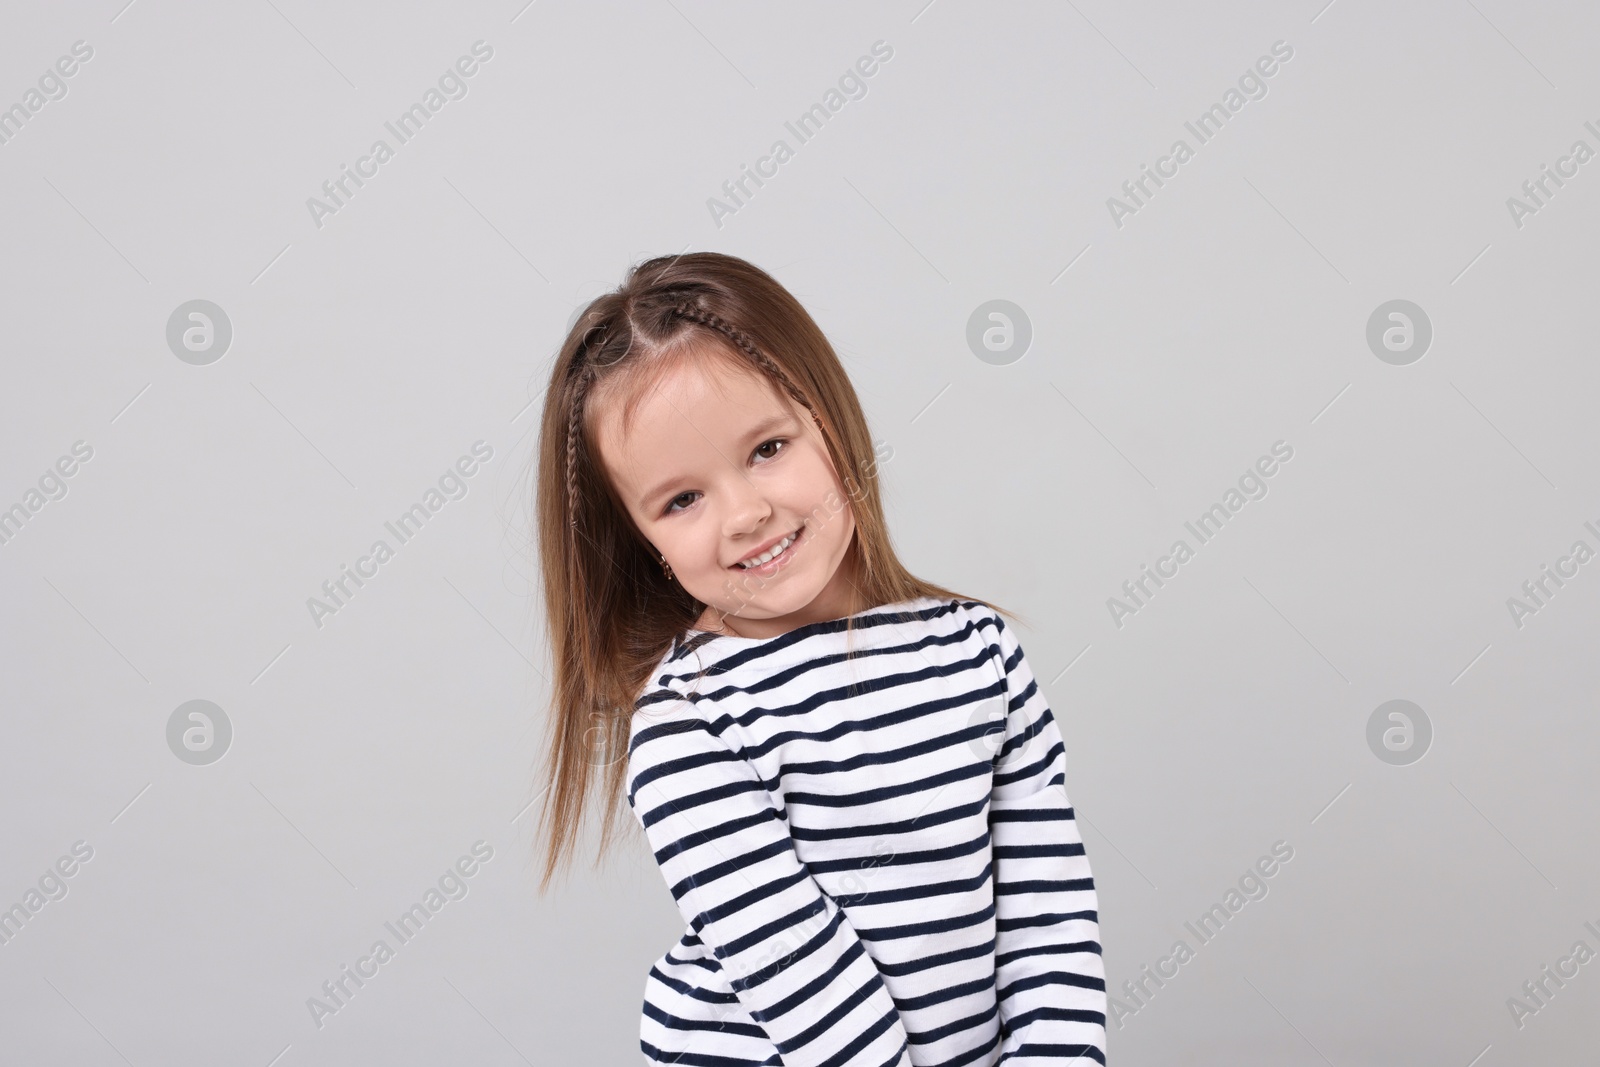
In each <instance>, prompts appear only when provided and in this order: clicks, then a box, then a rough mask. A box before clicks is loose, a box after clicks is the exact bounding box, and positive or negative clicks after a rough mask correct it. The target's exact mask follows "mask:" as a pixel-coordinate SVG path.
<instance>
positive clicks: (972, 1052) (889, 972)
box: [627, 597, 1106, 1067]
mask: <svg viewBox="0 0 1600 1067" xmlns="http://www.w3.org/2000/svg"><path fill="white" fill-rule="evenodd" d="M853 619H854V622H855V630H854V632H853V634H851V635H850V637H849V640H848V642H847V635H846V633H845V623H844V620H842V619H839V620H831V621H827V622H819V623H812V624H808V625H805V626H801V627H799V628H798V629H795V630H791V631H790V632H788V633H785V634H782V635H781V636H778V637H771V638H743V637H734V636H724V635H714V634H707V633H703V632H700V631H691V632H690V633H689V634H687V635H686V636H685V637H684V638H683V639H680V640H679V641H677V642H675V643H674V646H673V648H672V649H671V650H670V651H669V652H668V653H667V654H666V655H665V656H664V657H663V659H662V661H661V664H660V666H659V669H658V673H657V674H656V675H655V676H654V678H653V680H652V682H651V683H650V684H649V685H647V686H646V688H645V690H644V693H643V695H642V696H641V697H640V698H639V700H638V702H637V705H636V707H635V710H634V714H633V720H632V740H631V742H630V745H629V758H628V771H627V780H628V803H629V805H630V806H631V807H632V809H633V812H634V815H635V817H636V818H637V819H638V820H639V823H640V825H641V826H643V828H644V831H645V834H646V836H647V838H648V839H649V842H650V847H651V848H652V849H653V850H654V853H655V859H656V863H657V864H658V865H659V866H660V868H661V872H662V875H663V876H664V877H665V879H666V882H667V885H668V887H669V888H670V890H671V892H672V896H673V898H674V899H675V900H676V901H677V904H678V907H679V910H680V911H681V912H682V913H683V916H684V918H685V920H687V922H688V928H687V929H686V930H685V932H684V934H683V937H682V938H681V939H680V940H679V941H678V943H677V944H675V945H674V946H672V948H671V949H669V950H668V951H667V952H666V954H665V955H663V956H662V957H661V958H660V959H658V960H657V961H656V962H655V964H654V965H653V966H652V967H651V968H650V972H649V975H648V976H647V978H646V980H645V989H644V1008H643V1018H642V1019H641V1022H640V1045H641V1047H642V1049H643V1052H644V1057H645V1061H646V1062H647V1063H652V1064H656V1063H670V1064H677V1065H682V1067H738V1065H745V1064H769V1065H777V1064H782V1065H785V1067H820V1065H832V1067H847V1065H848V1067H905V1065H907V1064H914V1065H917V1067H922V1065H933V1064H939V1065H943V1067H957V1065H969V1064H979V1065H993V1064H998V1063H1006V1064H1012V1065H1014V1067H1025V1065H1026V1067H1034V1065H1040V1064H1052V1065H1058V1067H1064V1065H1066V1064H1069V1063H1078V1064H1080V1067H1088V1064H1089V1062H1090V1061H1093V1062H1095V1063H1100V1064H1104V1063H1105V1011H1106V993H1105V971H1104V966H1103V962H1102V958H1101V952H1100V943H1099V915H1098V905H1097V901H1096V897H1095V888H1094V880H1093V878H1092V876H1091V875H1090V871H1089V861H1088V857H1087V856H1086V855H1085V854H1084V849H1083V842H1082V840H1081V838H1080V837H1079V834H1078V827H1077V823H1076V821H1075V820H1074V818H1073V810H1072V806H1071V802H1070V801H1069V800H1068V797H1067V792H1066V785H1065V773H1066V751H1065V746H1064V745H1063V743H1062V740H1061V732H1060V729H1059V727H1058V726H1057V724H1056V721H1055V719H1054V717H1053V715H1052V714H1051V711H1050V707H1049V705H1048V704H1047V703H1046V701H1045V698H1044V694H1043V692H1042V691H1041V690H1040V688H1039V685H1038V683H1037V682H1036V681H1035V679H1034V677H1033V674H1032V672H1031V671H1030V670H1029V668H1028V663H1027V660H1026V659H1025V658H1024V657H1023V653H1022V648H1021V647H1020V646H1019V645H1018V643H1017V640H1016V637H1015V636H1014V634H1013V633H1012V631H1011V630H1010V629H1009V628H1007V626H1006V624H1005V623H1004V622H1003V621H1002V620H1001V618H1000V616H999V615H997V614H996V613H995V612H994V611H993V610H991V609H990V608H988V607H986V606H984V605H982V604H978V603H974V602H970V601H958V600H951V601H946V600H938V599H933V598H929V597H923V598H918V599H915V600H909V601H905V602H902V603H899V604H890V605H884V606H882V607H879V608H874V609H872V610H869V611H866V612H862V613H860V614H858V615H856V616H853ZM847 647H848V648H849V649H851V650H853V653H854V655H853V657H852V658H849V659H847V658H846V657H845V652H846V650H847Z"/></svg>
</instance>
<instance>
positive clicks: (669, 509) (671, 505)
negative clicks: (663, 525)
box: [666, 489, 696, 515]
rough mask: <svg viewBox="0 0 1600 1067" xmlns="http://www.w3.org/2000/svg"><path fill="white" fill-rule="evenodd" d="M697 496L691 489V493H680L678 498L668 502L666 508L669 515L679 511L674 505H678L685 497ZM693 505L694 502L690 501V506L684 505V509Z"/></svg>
mask: <svg viewBox="0 0 1600 1067" xmlns="http://www.w3.org/2000/svg"><path fill="white" fill-rule="evenodd" d="M695 495H696V491H695V490H693V489H691V490H689V492H687V493H679V494H678V495H677V496H675V497H673V498H672V499H671V500H669V501H667V507H666V512H667V514H668V515H670V514H672V513H673V511H675V510H677V509H676V508H675V507H674V505H676V504H677V503H678V502H679V501H680V500H682V499H683V498H684V497H686V496H695ZM692 503H694V501H692V500H691V501H689V503H688V504H684V505H683V506H684V507H688V506H689V504H692Z"/></svg>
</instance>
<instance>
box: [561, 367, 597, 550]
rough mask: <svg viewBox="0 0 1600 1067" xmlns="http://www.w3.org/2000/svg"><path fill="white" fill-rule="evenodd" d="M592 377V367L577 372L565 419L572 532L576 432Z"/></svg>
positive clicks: (575, 496) (574, 525)
mask: <svg viewBox="0 0 1600 1067" xmlns="http://www.w3.org/2000/svg"><path fill="white" fill-rule="evenodd" d="M594 377H595V375H594V367H593V366H592V365H590V366H584V367H582V368H580V369H579V370H578V372H577V379H578V380H577V381H576V382H575V383H574V384H573V387H572V412H571V414H570V415H569V417H568V419H567V515H568V517H569V518H570V519H571V520H572V521H571V528H572V529H573V530H574V531H576V530H577V528H578V432H579V428H580V426H581V424H582V422H583V403H584V400H585V399H586V398H587V396H588V393H589V386H590V385H592V384H593V382H594Z"/></svg>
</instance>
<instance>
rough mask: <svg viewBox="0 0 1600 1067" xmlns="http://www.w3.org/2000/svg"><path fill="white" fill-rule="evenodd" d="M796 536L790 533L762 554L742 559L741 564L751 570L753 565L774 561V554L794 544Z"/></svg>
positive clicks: (757, 565)
mask: <svg viewBox="0 0 1600 1067" xmlns="http://www.w3.org/2000/svg"><path fill="white" fill-rule="evenodd" d="M794 536H795V535H794V534H790V535H789V536H788V537H785V538H784V539H783V540H782V541H779V542H778V543H777V544H775V545H773V546H772V547H771V548H769V549H767V550H766V551H765V552H763V553H761V555H759V556H757V557H756V558H755V559H750V560H744V561H741V562H740V564H739V566H741V567H743V568H744V569H745V570H749V569H750V568H751V567H759V566H761V565H762V564H763V563H770V562H772V558H773V557H774V556H776V555H777V554H778V553H780V552H782V551H783V550H784V549H786V548H788V547H789V546H790V545H792V544H794Z"/></svg>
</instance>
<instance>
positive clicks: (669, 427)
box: [591, 353, 794, 481]
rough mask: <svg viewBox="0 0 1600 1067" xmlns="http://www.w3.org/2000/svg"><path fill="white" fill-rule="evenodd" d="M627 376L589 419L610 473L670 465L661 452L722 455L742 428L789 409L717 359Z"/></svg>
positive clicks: (767, 385) (774, 393)
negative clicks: (716, 451)
mask: <svg viewBox="0 0 1600 1067" xmlns="http://www.w3.org/2000/svg"><path fill="white" fill-rule="evenodd" d="M630 377H631V379H632V380H630V381H617V380H613V381H611V382H608V383H607V384H608V385H611V386H612V388H611V389H604V390H602V391H601V392H599V393H598V394H597V395H596V398H595V399H596V400H597V401H599V403H598V404H597V405H596V406H597V407H598V408H599V410H598V411H594V412H592V413H591V414H592V415H593V416H594V417H595V421H596V423H597V424H598V425H597V426H596V431H597V435H598V438H599V442H600V453H601V457H602V461H603V462H605V463H606V465H607V466H608V467H611V468H612V469H613V471H614V472H619V473H620V472H621V471H624V470H626V471H630V472H631V471H632V469H633V468H635V467H637V466H639V465H643V466H647V467H653V466H656V465H659V464H660V463H662V462H665V461H668V460H670V459H671V458H672V457H671V456H669V455H663V454H660V453H661V451H662V450H664V449H674V450H676V449H677V448H688V449H689V450H692V451H693V450H698V449H699V448H700V447H702V446H705V445H711V446H712V447H714V448H717V449H720V448H722V447H723V446H724V443H725V442H724V441H723V440H722V439H723V438H724V437H729V436H735V435H738V434H740V433H742V432H743V430H744V427H745V426H746V425H753V424H755V423H757V422H760V421H763V420H768V419H771V418H772V417H774V416H775V415H778V414H791V415H792V414H793V410H794V409H793V404H792V403H789V402H788V401H787V398H786V397H785V396H784V395H783V394H782V392H781V390H780V389H779V388H778V386H777V383H775V382H773V381H772V380H771V379H769V378H768V377H767V376H766V375H764V374H762V373H761V372H760V371H759V370H757V369H755V368H754V367H751V366H750V365H749V364H747V363H742V362H740V361H738V358H737V357H734V356H730V355H724V354H721V353H717V354H715V355H711V354H709V353H697V354H694V355H689V356H682V357H679V358H677V359H673V360H671V361H669V362H667V363H666V364H664V365H662V366H660V367H659V368H652V369H651V370H650V371H646V372H640V373H638V374H636V375H633V376H630ZM712 442H715V444H712ZM623 480H625V481H626V480H630V479H628V478H627V476H626V475H623Z"/></svg>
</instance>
